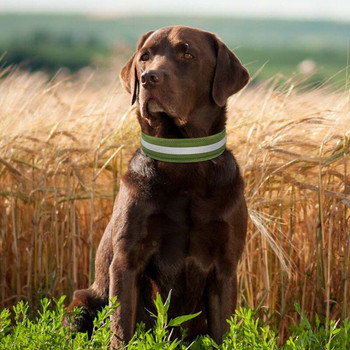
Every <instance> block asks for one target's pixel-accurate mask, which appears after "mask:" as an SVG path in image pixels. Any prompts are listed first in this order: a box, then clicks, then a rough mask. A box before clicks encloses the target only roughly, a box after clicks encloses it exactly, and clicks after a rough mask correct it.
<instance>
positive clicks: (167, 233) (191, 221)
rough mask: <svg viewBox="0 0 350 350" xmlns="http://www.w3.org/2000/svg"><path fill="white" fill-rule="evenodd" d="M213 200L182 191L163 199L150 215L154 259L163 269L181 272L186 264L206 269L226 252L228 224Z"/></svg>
mask: <svg viewBox="0 0 350 350" xmlns="http://www.w3.org/2000/svg"><path fill="white" fill-rule="evenodd" d="M211 202H213V203H211ZM214 202H215V201H213V199H212V198H206V197H198V196H196V195H193V194H191V193H189V192H185V191H183V192H180V193H178V194H177V195H174V196H172V197H170V198H167V200H165V201H162V203H161V204H162V205H161V206H160V210H159V212H158V213H157V214H154V215H152V216H151V217H150V219H149V222H148V228H147V229H148V232H149V234H150V235H151V236H152V237H153V239H154V242H153V245H154V246H155V247H156V249H155V254H154V259H153V263H155V264H156V265H158V266H159V269H163V270H164V273H167V272H169V271H171V272H172V274H174V273H180V274H181V273H183V272H184V270H186V269H187V268H188V267H189V266H190V270H191V271H193V270H197V269H200V270H202V271H203V272H207V271H209V270H210V269H211V268H212V267H213V265H214V264H216V263H217V262H218V260H219V259H220V258H221V257H222V255H223V254H224V253H225V250H226V246H227V244H228V241H229V237H230V230H229V225H228V224H227V223H226V222H225V221H223V220H220V217H218V216H217V212H216V210H215V208H214V205H215V203H214Z"/></svg>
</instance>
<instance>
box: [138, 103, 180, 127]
mask: <svg viewBox="0 0 350 350" xmlns="http://www.w3.org/2000/svg"><path fill="white" fill-rule="evenodd" d="M141 115H142V117H143V118H146V119H148V120H150V119H156V120H158V122H161V121H162V119H163V118H169V119H171V120H172V121H173V122H174V123H175V124H176V125H177V126H184V125H185V124H186V120H185V119H183V118H181V117H179V116H177V115H176V114H175V113H173V112H170V111H169V110H168V109H166V108H164V107H163V105H162V104H161V103H159V102H158V101H156V100H154V99H149V100H148V101H146V102H145V103H144V104H142V107H141Z"/></svg>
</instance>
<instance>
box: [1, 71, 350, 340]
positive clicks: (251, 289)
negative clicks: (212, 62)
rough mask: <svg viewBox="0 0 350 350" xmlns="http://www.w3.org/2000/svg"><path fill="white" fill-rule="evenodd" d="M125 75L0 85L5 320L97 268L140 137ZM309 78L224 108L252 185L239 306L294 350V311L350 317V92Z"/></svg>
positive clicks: (81, 281) (264, 87)
mask: <svg viewBox="0 0 350 350" xmlns="http://www.w3.org/2000/svg"><path fill="white" fill-rule="evenodd" d="M117 73H118V71H117V70H116V69H110V71H108V72H105V73H104V74H99V73H97V72H95V71H93V70H84V71H83V72H80V73H79V74H76V75H74V76H66V75H64V74H60V73H58V74H57V75H56V76H55V77H53V78H52V79H51V80H50V81H48V80H47V77H46V76H45V75H44V74H42V73H31V74H30V73H26V72H21V71H20V70H18V69H8V70H3V71H2V72H1V73H0V179H1V184H0V306H1V307H7V306H10V305H12V304H14V303H15V302H16V301H18V300H19V299H26V300H28V301H29V302H30V304H31V305H33V306H35V305H36V304H37V302H38V300H39V299H40V298H41V297H42V296H43V295H46V296H55V297H58V296H61V295H63V294H65V295H68V299H70V298H71V296H72V292H73V290H74V289H76V288H84V287H87V286H88V285H89V284H90V283H91V281H92V280H93V276H94V270H93V267H94V266H93V258H94V254H95V251H96V248H97V245H98V242H99V240H100V238H101V236H102V234H103V231H104V228H105V227H106V225H107V223H108V220H109V218H110V215H111V211H112V205H113V200H114V198H115V196H116V193H117V192H118V186H119V180H120V177H121V175H122V174H123V173H124V172H125V170H126V168H127V163H128V160H129V158H130V157H131V154H132V153H133V151H134V150H135V149H136V148H137V147H138V145H139V126H138V123H137V121H136V118H135V113H134V110H133V108H131V107H130V98H129V96H128V95H127V94H126V93H124V92H123V91H122V89H121V87H120V84H119V83H118V80H117ZM301 80H302V79H301V78H300V77H293V78H290V79H286V78H284V77H279V76H276V77H274V78H272V79H271V80H269V81H267V82H266V83H264V84H260V85H254V86H252V87H250V86H248V87H247V88H246V89H245V90H244V91H242V92H240V93H239V94H237V95H235V96H233V97H232V98H231V99H230V100H229V103H228V121H227V132H228V148H229V149H231V150H232V151H233V153H234V154H235V156H236V158H237V160H238V162H239V164H240V167H241V172H242V174H243V176H244V179H245V184H246V188H245V195H246V199H247V203H248V207H249V214H250V219H249V228H248V237H247V243H246V247H245V251H244V254H243V257H242V259H241V262H240V266H239V287H240V296H239V303H240V305H243V306H249V307H251V308H254V309H256V308H258V309H259V312H260V315H261V317H263V318H265V319H266V320H268V322H270V323H271V324H272V325H274V327H275V328H276V329H277V331H278V332H279V335H280V337H281V339H283V338H285V337H286V335H287V333H288V328H289V327H290V325H291V324H293V322H296V321H297V320H298V317H299V316H298V314H297V313H296V311H295V307H294V303H299V304H300V307H301V310H302V311H304V312H305V313H306V314H307V315H308V316H309V318H310V319H312V318H313V317H314V316H315V315H316V314H317V315H318V316H319V317H320V318H321V319H323V320H325V322H328V321H327V320H326V318H327V317H328V318H331V319H342V318H345V317H348V316H349V311H350V310H349V305H350V304H349V302H350V291H349V289H350V288H349V267H350V266H349V255H350V252H349V249H350V175H349V172H350V162H349V159H350V154H349V152H350V90H349V89H348V88H346V87H345V88H344V87H343V88H342V89H338V90H335V89H332V88H330V87H327V86H323V87H319V88H317V89H307V88H305V86H304V87H303V85H300V82H301Z"/></svg>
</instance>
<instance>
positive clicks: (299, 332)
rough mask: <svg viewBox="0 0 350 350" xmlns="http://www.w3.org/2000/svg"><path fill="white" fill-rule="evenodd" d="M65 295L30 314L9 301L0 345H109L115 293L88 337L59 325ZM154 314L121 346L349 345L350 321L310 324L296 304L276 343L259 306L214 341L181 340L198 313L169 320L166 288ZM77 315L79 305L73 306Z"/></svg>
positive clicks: (285, 348)
mask: <svg viewBox="0 0 350 350" xmlns="http://www.w3.org/2000/svg"><path fill="white" fill-rule="evenodd" d="M63 301H64V297H62V298H61V299H59V300H54V302H53V301H52V300H49V299H47V298H44V299H42V300H41V306H40V311H38V313H37V315H36V316H33V315H31V313H30V310H29V307H28V305H27V304H25V303H24V302H23V301H20V302H19V303H18V304H17V305H15V306H14V307H13V312H12V316H13V318H14V324H13V325H11V312H10V311H9V310H8V309H3V310H2V311H1V313H0V348H1V349H7V350H12V349H33V350H34V349H35V350H38V349H43V350H44V349H109V345H110V338H111V332H110V322H109V316H110V315H111V313H113V312H114V310H115V309H116V308H117V307H118V303H117V302H116V299H114V300H112V301H111V303H110V304H111V306H107V307H105V308H104V309H103V310H102V311H101V312H99V314H98V317H97V318H96V320H95V321H94V330H93V334H92V337H91V339H88V337H87V334H85V333H75V332H74V331H73V330H72V329H68V328H64V327H62V320H63V318H64V317H66V316H67V315H68V313H67V311H66V310H65V307H64V306H63ZM155 305H156V309H157V315H153V316H154V327H153V328H152V329H150V330H147V331H146V330H145V327H144V325H143V324H139V325H138V326H137V330H136V332H135V334H134V336H133V338H132V339H131V340H130V342H129V343H128V344H125V348H127V349H132V350H141V349H142V350H147V349H149V350H151V349H152V350H156V349H182V350H185V349H193V350H196V349H221V350H229V349H232V350H247V349H249V350H258V349H259V350H278V349H281V350H323V349H325V350H330V349H333V350H338V349H339V350H343V349H348V348H349V347H350V322H349V321H348V319H346V320H345V321H344V322H343V324H339V323H338V322H335V321H333V320H332V321H330V322H329V325H328V326H325V325H324V324H321V323H320V321H319V319H318V318H317V317H316V320H315V325H314V327H313V326H312V325H311V323H310V321H309V320H308V319H307V317H306V316H305V315H304V314H302V313H301V311H300V308H299V307H298V306H296V309H297V311H298V313H299V315H300V319H301V321H300V323H299V324H298V325H296V326H294V327H293V329H292V331H291V336H290V338H289V339H288V340H287V342H286V343H285V344H284V345H278V339H277V337H276V335H275V332H274V331H273V330H272V329H270V328H269V326H268V325H266V324H265V323H263V322H262V321H261V320H259V318H258V317H257V316H256V314H257V311H255V312H254V311H252V310H250V309H242V308H240V309H238V310H236V313H235V315H233V316H232V317H231V318H230V319H229V320H228V323H229V327H230V329H229V331H228V332H227V333H226V334H225V335H224V337H223V342H222V344H221V345H218V344H216V343H215V342H214V340H213V339H211V338H210V337H209V336H207V335H203V336H200V337H197V338H196V339H195V340H194V341H193V342H191V343H189V342H186V341H185V340H184V335H185V329H183V328H181V329H182V332H181V334H182V336H181V338H180V339H177V338H174V337H172V328H173V327H181V326H182V324H183V323H184V322H186V321H187V320H190V319H192V318H194V317H196V316H197V315H198V314H195V315H186V316H180V317H176V318H175V319H171V320H168V317H167V311H168V308H169V305H170V294H169V297H168V298H167V300H166V301H165V302H164V303H163V302H162V300H161V298H160V296H159V295H157V298H156V300H155ZM74 315H75V317H79V310H78V309H76V310H75V311H74Z"/></svg>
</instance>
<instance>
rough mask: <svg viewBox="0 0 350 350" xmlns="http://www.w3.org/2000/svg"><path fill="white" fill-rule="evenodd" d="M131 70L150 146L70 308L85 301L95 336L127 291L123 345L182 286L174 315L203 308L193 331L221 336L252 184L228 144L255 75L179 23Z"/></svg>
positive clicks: (137, 160) (143, 47)
mask: <svg viewBox="0 0 350 350" xmlns="http://www.w3.org/2000/svg"><path fill="white" fill-rule="evenodd" d="M120 78H121V82H122V84H123V87H124V88H125V89H126V90H127V91H128V92H129V93H130V94H131V96H132V104H136V113H137V117H138V121H139V123H140V126H141V130H142V140H141V142H142V147H141V149H139V150H138V151H136V152H135V154H134V155H133V157H132V159H131V161H130V164H129V168H128V172H127V173H126V174H125V175H124V177H123V178H122V180H121V184H120V190H119V193H118V197H117V199H116V202H115V205H114V210H113V216H112V219H111V221H110V223H109V225H108V226H107V229H106V231H105V233H104V235H103V237H102V240H101V242H100V245H99V248H98V250H97V254H96V261H95V271H96V278H95V281H94V283H93V284H92V285H91V286H90V287H89V288H88V289H83V290H78V291H76V292H75V293H74V300H73V301H72V303H71V304H70V306H69V309H73V308H74V306H79V307H81V308H82V312H83V316H82V318H80V319H78V320H76V321H75V323H76V326H77V328H78V330H79V331H87V332H89V333H90V334H91V332H92V327H93V326H92V321H93V318H94V317H95V316H96V313H97V311H98V310H100V309H101V308H102V307H103V306H105V305H106V304H107V303H108V299H109V298H111V297H114V296H118V300H119V302H120V306H119V307H118V308H117V310H116V312H115V313H114V314H113V316H112V317H111V328H112V331H113V332H114V336H113V339H112V347H118V346H120V345H121V344H122V342H127V341H128V340H130V338H131V337H132V335H133V333H134V331H135V326H136V324H137V323H138V322H141V321H143V322H144V323H145V324H146V327H151V326H152V322H151V317H150V314H149V311H147V310H152V307H153V306H152V305H153V300H154V297H155V295H156V293H157V292H158V293H159V294H160V295H161V297H162V298H163V300H164V299H165V298H166V297H167V295H168V293H169V291H170V290H171V291H172V300H171V305H170V309H169V317H175V316H179V315H184V314H192V313H196V312H199V311H201V314H200V315H199V316H198V317H197V318H195V319H193V320H191V321H188V322H187V323H186V327H187V328H188V337H189V338H194V337H195V336H197V335H198V334H203V333H209V335H210V336H211V337H212V338H213V339H214V340H215V341H217V342H220V341H221V339H222V335H223V334H224V333H225V332H226V331H227V329H228V324H227V322H226V319H227V318H229V317H230V315H231V314H232V313H233V312H234V309H235V304H236V298H237V276H236V269H237V263H238V260H239V258H240V256H241V254H242V250H243V247H244V242H245V236H246V229H247V208H246V203H245V199H244V196H243V187H244V184H243V180H242V177H241V175H240V171H239V168H238V165H237V163H236V160H235V158H234V157H233V155H232V154H231V152H230V151H228V150H226V149H225V134H224V130H225V122H226V101H227V99H228V97H229V96H231V95H233V94H234V93H236V92H237V91H239V90H241V89H242V88H243V87H244V86H245V85H246V84H247V82H248V80H249V74H248V72H247V70H246V69H245V68H244V67H243V66H242V64H241V63H240V61H239V60H238V58H237V57H236V56H235V55H234V54H233V53H232V52H231V51H230V50H229V49H228V48H227V47H226V46H225V44H224V43H223V42H222V41H221V40H220V39H219V38H218V37H216V36H215V35H214V34H212V33H209V32H205V31H202V30H199V29H194V28H189V27H184V26H171V27H165V28H162V29H159V30H156V31H154V32H148V33H146V34H144V35H143V36H142V37H141V39H140V41H139V43H138V46H137V50H136V52H135V53H134V55H133V56H132V57H131V58H130V60H129V61H128V62H127V64H126V65H125V66H124V67H123V68H122V70H121V73H120ZM172 145H173V146H174V145H175V147H173V146H172ZM179 149H180V151H179Z"/></svg>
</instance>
